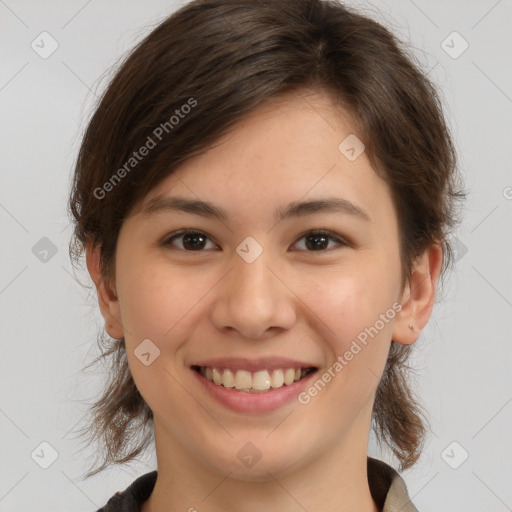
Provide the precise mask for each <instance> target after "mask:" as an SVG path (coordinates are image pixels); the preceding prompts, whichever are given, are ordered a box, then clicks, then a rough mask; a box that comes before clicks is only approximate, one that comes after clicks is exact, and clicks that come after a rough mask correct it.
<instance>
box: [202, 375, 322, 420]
mask: <svg viewBox="0 0 512 512" xmlns="http://www.w3.org/2000/svg"><path fill="white" fill-rule="evenodd" d="M192 372H193V373H194V375H195V376H196V378H197V379H198V380H199V382H200V384H201V385H202V386H203V387H204V389H205V390H206V391H207V392H208V393H209V394H210V396H212V397H213V398H214V399H215V400H217V402H219V403H220V404H222V405H224V406H225V407H227V408H228V409H231V410H232V411H235V412H243V413H262V412H270V411H274V410H276V409H279V407H282V406H283V405H285V404H287V403H289V402H291V401H292V400H293V399H296V398H297V396H298V395H299V394H300V393H301V392H302V391H303V390H304V388H306V387H307V386H308V384H309V381H310V380H311V379H312V378H313V376H314V375H315V374H316V373H317V371H314V372H311V373H310V374H308V375H306V376H305V377H304V378H302V379H301V380H298V381H296V382H294V383H293V384H290V385H289V386H286V385H284V386H281V387H280V388H277V389H273V390H271V391H267V392H265V393H244V392H243V391H234V390H233V389H230V388H225V387H224V386H219V385H217V384H214V383H213V382H211V381H209V380H208V379H207V378H206V377H203V376H202V375H201V374H200V373H199V372H197V371H195V370H192Z"/></svg>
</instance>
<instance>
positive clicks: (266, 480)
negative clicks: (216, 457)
mask: <svg viewBox="0 0 512 512" xmlns="http://www.w3.org/2000/svg"><path fill="white" fill-rule="evenodd" d="M162 434H163V431H162V430H160V429H158V428H157V425H156V424H155V440H156V444H157V453H158V454H159V459H158V478H157V481H156V484H155V488H154V490H153V492H152V494H151V496H150V498H149V500H148V501H147V502H145V503H144V504H143V506H142V512H162V511H168V510H183V511H189V512H195V511H197V512H199V511H200V512H203V511H204V512H235V511H236V512H260V511H261V510H297V511H304V510H307V511H308V512H320V511H322V512H356V511H357V512H379V509H378V508H377V506H376V504H375V502H374V501H373V499H372V497H371V494H370V489H369V485H368V476H367V455H366V449H367V446H366V438H365V437H364V436H361V439H360V442H359V443H354V442H353V441H354V440H353V439H352V442H351V444H350V449H347V448H348V447H345V446H340V447H339V448H338V449H336V450H333V451H331V452H329V453H324V454H320V455H319V456H317V457H316V458H315V459H314V460H311V461H308V462H307V463H306V464H303V465H302V466H301V467H300V468H299V467H296V468H291V467H289V468H286V470H283V471H281V472H279V473H273V474H271V473H270V472H264V473H262V474H260V475H259V477H258V479H256V480H251V481H247V480H240V479H237V478H233V476H232V472H226V473H225V474H220V473H219V472H218V471H215V470H213V468H209V467H208V466H207V465H206V464H205V463H204V461H198V460H194V459H192V458H191V457H190V454H189V453H187V452H185V451H184V449H183V447H182V446H180V445H179V444H178V443H176V444H174V443H167V442H166V443H165V444H166V445H167V449H166V450H165V451H162V450H159V442H160V441H161V440H162V439H164V438H165V435H162ZM167 441H168V439H167ZM161 444H162V443H161ZM161 444H160V445H161ZM169 444H173V446H172V448H169ZM162 454H163V456H162ZM166 454H172V456H166Z"/></svg>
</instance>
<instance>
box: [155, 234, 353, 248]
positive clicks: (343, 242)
mask: <svg viewBox="0 0 512 512" xmlns="http://www.w3.org/2000/svg"><path fill="white" fill-rule="evenodd" d="M185 235H200V236H204V237H205V238H207V239H208V240H210V241H211V239H210V237H209V236H208V235H206V233H203V232H202V231H198V230H195V229H180V230H179V231H176V232H174V233H172V234H171V235H170V236H169V237H167V238H166V239H165V240H164V241H163V242H162V245H163V246H166V247H171V248H172V249H176V250H179V251H183V252H204V251H205V250H206V249H199V250H196V251H194V250H190V251H189V250H187V249H182V248H178V247H174V246H173V245H172V242H173V241H174V240H176V239H179V238H181V237H183V236H185ZM322 235H323V236H325V237H327V238H330V239H331V240H334V241H335V242H337V243H338V245H340V246H342V247H343V246H346V247H348V246H350V244H349V243H348V242H347V241H346V240H345V239H344V238H342V237H341V236H339V235H337V234H336V233H333V232H332V231H326V230H311V231H306V232H305V233H303V234H302V235H300V236H299V238H298V239H297V241H296V242H295V243H294V245H295V244H297V242H298V241H299V240H302V239H303V238H306V237H307V236H322ZM331 249H332V247H330V248H327V249H319V250H317V251H315V250H311V251H308V250H307V249H302V250H304V251H305V252H327V251H329V250H331Z"/></svg>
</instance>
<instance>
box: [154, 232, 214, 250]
mask: <svg viewBox="0 0 512 512" xmlns="http://www.w3.org/2000/svg"><path fill="white" fill-rule="evenodd" d="M176 240H179V241H180V242H179V243H180V247H177V248H178V249H182V250H185V251H201V250H203V249H204V248H205V246H206V245H207V241H208V240H209V238H208V236H206V235H205V234H204V233H201V232H200V231H180V232H178V233H176V234H174V235H173V236H171V237H170V238H168V239H167V240H166V241H165V242H164V243H163V245H171V246H173V247H176V245H175V244H174V241H176Z"/></svg>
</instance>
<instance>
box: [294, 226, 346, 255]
mask: <svg viewBox="0 0 512 512" xmlns="http://www.w3.org/2000/svg"><path fill="white" fill-rule="evenodd" d="M299 240H306V243H305V244H304V246H305V247H306V249H301V250H308V252H325V249H327V248H328V245H329V240H333V241H335V242H337V244H338V245H345V246H348V245H349V244H348V243H347V242H346V241H345V240H343V238H341V237H339V236H337V235H335V234H334V233H332V232H330V231H309V232H307V233H305V234H304V235H302V236H301V238H299ZM298 243H299V242H296V244H295V245H297V244H298ZM309 249H311V250H309Z"/></svg>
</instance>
